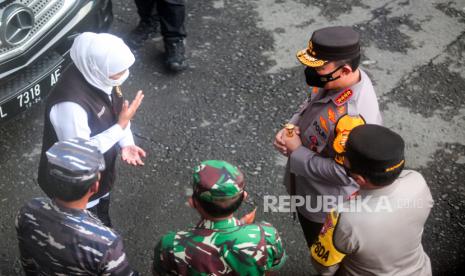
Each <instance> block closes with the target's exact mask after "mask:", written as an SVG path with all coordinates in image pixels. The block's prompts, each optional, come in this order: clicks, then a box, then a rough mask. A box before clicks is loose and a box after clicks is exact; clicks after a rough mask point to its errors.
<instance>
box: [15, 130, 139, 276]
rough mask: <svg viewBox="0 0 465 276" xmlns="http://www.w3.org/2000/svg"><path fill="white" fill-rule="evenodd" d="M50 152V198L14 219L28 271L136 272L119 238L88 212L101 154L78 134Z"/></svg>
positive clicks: (31, 204)
mask: <svg viewBox="0 0 465 276" xmlns="http://www.w3.org/2000/svg"><path fill="white" fill-rule="evenodd" d="M46 156H47V160H48V164H47V178H48V179H47V181H48V184H49V185H50V186H49V187H50V188H51V189H50V191H51V196H52V198H51V199H48V198H34V199H32V200H31V201H29V202H27V203H26V204H25V205H24V206H23V207H22V208H21V210H20V212H19V214H18V216H17V218H16V231H17V234H18V241H19V250H20V255H21V264H22V266H23V268H24V271H25V273H26V275H28V276H29V275H138V273H137V272H135V271H133V270H132V269H131V268H130V266H129V264H128V261H127V258H126V254H125V252H124V248H123V243H122V239H121V237H120V236H119V235H118V234H116V233H115V232H114V231H113V230H112V229H110V228H108V227H106V226H104V225H103V223H102V222H101V221H100V220H99V219H98V218H97V217H95V216H94V215H93V214H92V213H90V212H89V211H87V210H86V204H87V202H88V201H89V198H90V197H91V196H92V195H93V194H95V193H96V192H97V191H98V188H99V178H100V171H102V170H103V169H104V168H105V161H104V159H103V155H102V154H101V153H100V152H99V151H98V149H97V148H96V147H94V146H93V145H92V144H91V142H89V141H88V140H85V139H82V138H74V139H69V140H65V141H60V142H57V143H55V144H54V145H53V146H52V147H51V148H50V149H49V150H48V151H47V153H46Z"/></svg>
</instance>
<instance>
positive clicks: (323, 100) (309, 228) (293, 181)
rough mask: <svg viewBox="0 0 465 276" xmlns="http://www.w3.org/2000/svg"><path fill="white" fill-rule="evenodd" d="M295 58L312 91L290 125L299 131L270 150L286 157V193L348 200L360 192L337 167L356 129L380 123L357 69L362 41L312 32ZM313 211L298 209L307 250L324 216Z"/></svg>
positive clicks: (340, 31)
mask: <svg viewBox="0 0 465 276" xmlns="http://www.w3.org/2000/svg"><path fill="white" fill-rule="evenodd" d="M297 58H298V60H299V61H300V62H301V63H302V64H303V65H305V71H304V72H305V78H306V82H307V84H308V85H309V86H310V87H309V93H308V97H307V99H306V100H305V101H304V103H303V104H302V105H301V107H300V109H299V110H298V112H297V113H296V114H294V116H293V117H292V119H291V120H290V121H289V123H291V124H294V125H296V126H297V128H296V133H297V134H298V135H294V136H291V137H288V136H286V135H283V133H285V129H282V130H281V131H279V132H278V133H277V134H276V137H275V141H274V145H275V147H276V149H278V150H279V151H280V152H281V153H282V154H284V155H286V156H288V157H289V161H288V164H287V166H286V177H285V184H286V186H287V188H288V191H289V192H290V193H291V194H294V193H295V194H296V195H300V196H306V198H307V201H308V199H310V201H311V206H312V207H315V206H316V205H317V204H318V200H321V196H322V195H332V196H343V197H349V196H350V195H352V194H353V193H354V192H356V191H357V190H358V185H357V184H356V183H355V182H354V181H353V180H352V179H350V178H349V177H348V176H347V175H346V174H345V171H344V169H343V168H342V166H341V165H342V162H343V157H342V156H343V153H344V145H345V141H346V140H347V137H348V134H349V132H350V130H351V129H353V128H354V127H355V126H357V125H360V124H365V123H371V124H381V123H382V120H381V114H380V111H379V107H378V101H377V99H376V95H375V92H374V89H373V85H372V83H371V81H370V79H369V77H368V76H367V74H366V73H365V72H363V70H361V69H360V68H359V67H358V65H359V62H360V37H359V34H358V33H357V32H355V31H354V30H353V29H352V28H351V27H328V28H323V29H320V30H317V31H315V32H314V33H313V35H312V37H311V39H310V42H309V44H308V47H307V48H306V49H304V50H301V51H299V52H298V53H297ZM318 197H320V199H318ZM316 207H317V206H316ZM323 207H324V206H323ZM309 209H311V210H309ZM317 209H318V208H307V206H301V207H298V208H297V213H298V217H299V221H300V223H301V225H302V229H303V231H304V234H305V238H306V240H307V243H308V244H309V245H311V244H312V243H313V241H314V240H315V239H316V237H317V236H318V232H319V231H320V229H321V227H322V225H323V222H324V220H325V216H326V213H325V212H323V210H321V209H322V208H319V209H320V210H317Z"/></svg>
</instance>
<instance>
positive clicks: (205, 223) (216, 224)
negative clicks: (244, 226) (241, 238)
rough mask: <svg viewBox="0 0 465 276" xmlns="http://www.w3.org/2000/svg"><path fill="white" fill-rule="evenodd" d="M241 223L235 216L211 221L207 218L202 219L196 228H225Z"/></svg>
mask: <svg viewBox="0 0 465 276" xmlns="http://www.w3.org/2000/svg"><path fill="white" fill-rule="evenodd" d="M239 225H241V222H240V221H239V220H238V219H237V218H235V217H231V218H229V219H224V220H218V221H212V220H208V219H202V220H201V221H200V222H199V223H198V224H197V227H196V228H203V229H212V230H213V229H227V228H232V227H236V226H239Z"/></svg>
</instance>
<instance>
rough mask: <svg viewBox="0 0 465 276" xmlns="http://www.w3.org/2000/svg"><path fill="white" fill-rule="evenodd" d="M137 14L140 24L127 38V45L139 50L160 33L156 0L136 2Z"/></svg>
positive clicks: (137, 0)
mask: <svg viewBox="0 0 465 276" xmlns="http://www.w3.org/2000/svg"><path fill="white" fill-rule="evenodd" d="M134 2H135V4H136V7H137V13H138V14H139V17H140V20H139V24H138V25H137V26H136V28H134V29H133V30H132V31H131V32H130V33H129V36H128V37H127V38H126V43H127V44H128V46H129V47H131V48H132V49H137V48H139V47H140V46H142V44H143V43H144V41H145V40H147V39H149V38H150V37H154V36H155V34H157V33H158V31H159V27H160V22H159V18H158V15H157V13H156V12H155V5H156V0H134Z"/></svg>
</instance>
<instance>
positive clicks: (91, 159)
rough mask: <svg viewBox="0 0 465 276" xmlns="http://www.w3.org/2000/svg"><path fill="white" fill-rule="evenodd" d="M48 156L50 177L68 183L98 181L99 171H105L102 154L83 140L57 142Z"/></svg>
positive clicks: (74, 139) (73, 139)
mask: <svg viewBox="0 0 465 276" xmlns="http://www.w3.org/2000/svg"><path fill="white" fill-rule="evenodd" d="M46 155H47V159H48V173H49V175H50V176H52V177H55V178H57V179H60V180H62V181H65V182H67V183H82V182H87V181H94V180H97V179H98V174H99V171H102V170H104V169H105V160H104V158H103V155H102V153H101V152H100V151H99V150H98V148H97V147H96V146H95V145H94V144H93V143H92V142H90V141H89V140H86V139H83V138H72V139H68V140H65V141H59V142H56V143H55V144H54V145H53V146H52V147H51V148H50V149H49V150H48V151H47V152H46Z"/></svg>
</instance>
